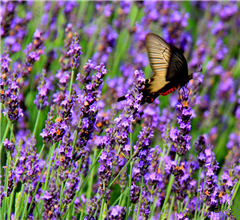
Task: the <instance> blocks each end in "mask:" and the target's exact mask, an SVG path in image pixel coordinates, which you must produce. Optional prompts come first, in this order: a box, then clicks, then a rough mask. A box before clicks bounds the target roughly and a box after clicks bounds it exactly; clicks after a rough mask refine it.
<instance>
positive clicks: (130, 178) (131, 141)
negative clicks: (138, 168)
mask: <svg viewBox="0 0 240 220" xmlns="http://www.w3.org/2000/svg"><path fill="white" fill-rule="evenodd" d="M132 155H133V134H132V132H131V133H130V157H132ZM132 169H133V161H131V162H130V176H129V182H128V183H129V184H128V188H129V194H128V195H129V197H128V200H127V213H126V218H125V219H128V214H129V205H130V197H131V185H132Z"/></svg>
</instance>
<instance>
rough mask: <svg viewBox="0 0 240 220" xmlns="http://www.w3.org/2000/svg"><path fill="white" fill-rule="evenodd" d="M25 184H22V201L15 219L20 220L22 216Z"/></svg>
mask: <svg viewBox="0 0 240 220" xmlns="http://www.w3.org/2000/svg"><path fill="white" fill-rule="evenodd" d="M24 188H25V187H24V184H22V189H21V197H20V201H19V205H18V208H17V210H16V211H15V216H14V217H15V218H16V219H19V216H20V213H21V210H22V207H23V205H22V203H23V200H24Z"/></svg>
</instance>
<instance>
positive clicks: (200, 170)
mask: <svg viewBox="0 0 240 220" xmlns="http://www.w3.org/2000/svg"><path fill="white" fill-rule="evenodd" d="M201 173H202V167H200V169H199V171H198V187H197V189H198V188H199V186H200V182H201ZM198 200H199V191H197V204H196V209H195V213H194V219H196V217H197V211H198Z"/></svg>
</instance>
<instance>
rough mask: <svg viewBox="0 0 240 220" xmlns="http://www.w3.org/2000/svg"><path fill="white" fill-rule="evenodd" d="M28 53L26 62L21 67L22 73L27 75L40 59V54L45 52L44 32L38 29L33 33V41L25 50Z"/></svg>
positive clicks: (24, 75)
mask: <svg viewBox="0 0 240 220" xmlns="http://www.w3.org/2000/svg"><path fill="white" fill-rule="evenodd" d="M24 53H26V59H25V63H24V64H23V66H22V68H21V75H22V76H23V77H27V76H28V75H29V74H30V72H31V71H32V68H33V64H34V63H35V62H36V61H38V60H39V59H40V55H41V54H43V53H44V47H43V37H42V32H41V31H40V30H38V29H36V31H35V32H34V34H33V41H32V43H30V44H28V45H27V48H26V49H25V50H24Z"/></svg>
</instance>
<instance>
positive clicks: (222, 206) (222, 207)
mask: <svg viewBox="0 0 240 220" xmlns="http://www.w3.org/2000/svg"><path fill="white" fill-rule="evenodd" d="M223 210H224V203H223V204H222V205H221V218H220V219H222V215H223Z"/></svg>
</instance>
